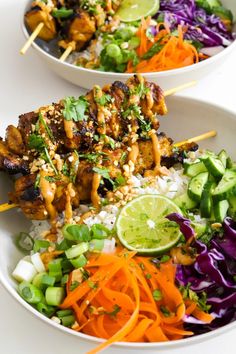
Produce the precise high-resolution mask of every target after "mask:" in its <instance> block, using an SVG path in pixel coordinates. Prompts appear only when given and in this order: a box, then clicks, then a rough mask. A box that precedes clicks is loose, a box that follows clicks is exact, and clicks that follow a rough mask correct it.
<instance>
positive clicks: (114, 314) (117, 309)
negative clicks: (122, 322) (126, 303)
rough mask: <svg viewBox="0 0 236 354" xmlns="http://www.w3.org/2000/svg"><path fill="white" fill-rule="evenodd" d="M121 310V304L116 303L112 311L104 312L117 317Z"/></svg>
mask: <svg viewBox="0 0 236 354" xmlns="http://www.w3.org/2000/svg"><path fill="white" fill-rule="evenodd" d="M120 310H121V307H120V306H119V305H117V304H115V305H114V306H113V311H110V312H109V311H105V312H104V313H105V314H106V315H109V316H111V317H115V316H116V315H117V313H118V312H120Z"/></svg>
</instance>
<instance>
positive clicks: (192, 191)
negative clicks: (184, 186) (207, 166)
mask: <svg viewBox="0 0 236 354" xmlns="http://www.w3.org/2000/svg"><path fill="white" fill-rule="evenodd" d="M208 177H209V173H208V172H201V173H199V174H198V175H197V176H195V177H193V178H192V179H191V180H190V182H189V185H188V196H189V198H191V199H193V200H195V201H196V202H200V200H201V196H202V191H203V188H204V185H205V184H206V182H207V180H208Z"/></svg>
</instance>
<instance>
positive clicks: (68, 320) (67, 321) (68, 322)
mask: <svg viewBox="0 0 236 354" xmlns="http://www.w3.org/2000/svg"><path fill="white" fill-rule="evenodd" d="M60 320H61V323H62V325H63V326H65V327H71V326H72V325H73V324H74V323H75V316H74V315H68V316H64V317H61V318H60Z"/></svg>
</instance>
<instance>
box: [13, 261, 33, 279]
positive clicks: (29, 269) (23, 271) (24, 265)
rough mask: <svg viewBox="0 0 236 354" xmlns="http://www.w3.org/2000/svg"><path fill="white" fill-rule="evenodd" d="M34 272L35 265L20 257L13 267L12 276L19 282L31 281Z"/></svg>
mask: <svg viewBox="0 0 236 354" xmlns="http://www.w3.org/2000/svg"><path fill="white" fill-rule="evenodd" d="M36 274H37V270H36V269H35V266H34V265H33V264H32V263H30V262H27V261H25V260H24V259H21V260H20V261H19V262H18V264H17V266H16V268H15V269H14V271H13V273H12V276H13V277H14V278H15V279H16V280H18V281H19V282H22V281H27V282H31V281H32V280H33V278H34V277H35V275H36Z"/></svg>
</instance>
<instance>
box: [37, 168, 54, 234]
mask: <svg viewBox="0 0 236 354" xmlns="http://www.w3.org/2000/svg"><path fill="white" fill-rule="evenodd" d="M46 176H49V174H48V172H46V171H44V170H41V171H40V181H39V188H40V191H41V194H42V197H43V199H44V200H45V207H46V210H47V212H48V214H49V216H50V220H51V224H52V228H53V229H54V228H55V223H56V217H57V210H56V208H55V207H54V205H53V204H52V202H53V200H54V197H55V193H56V183H52V182H49V181H48V180H47V179H46V178H45V177H46Z"/></svg>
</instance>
